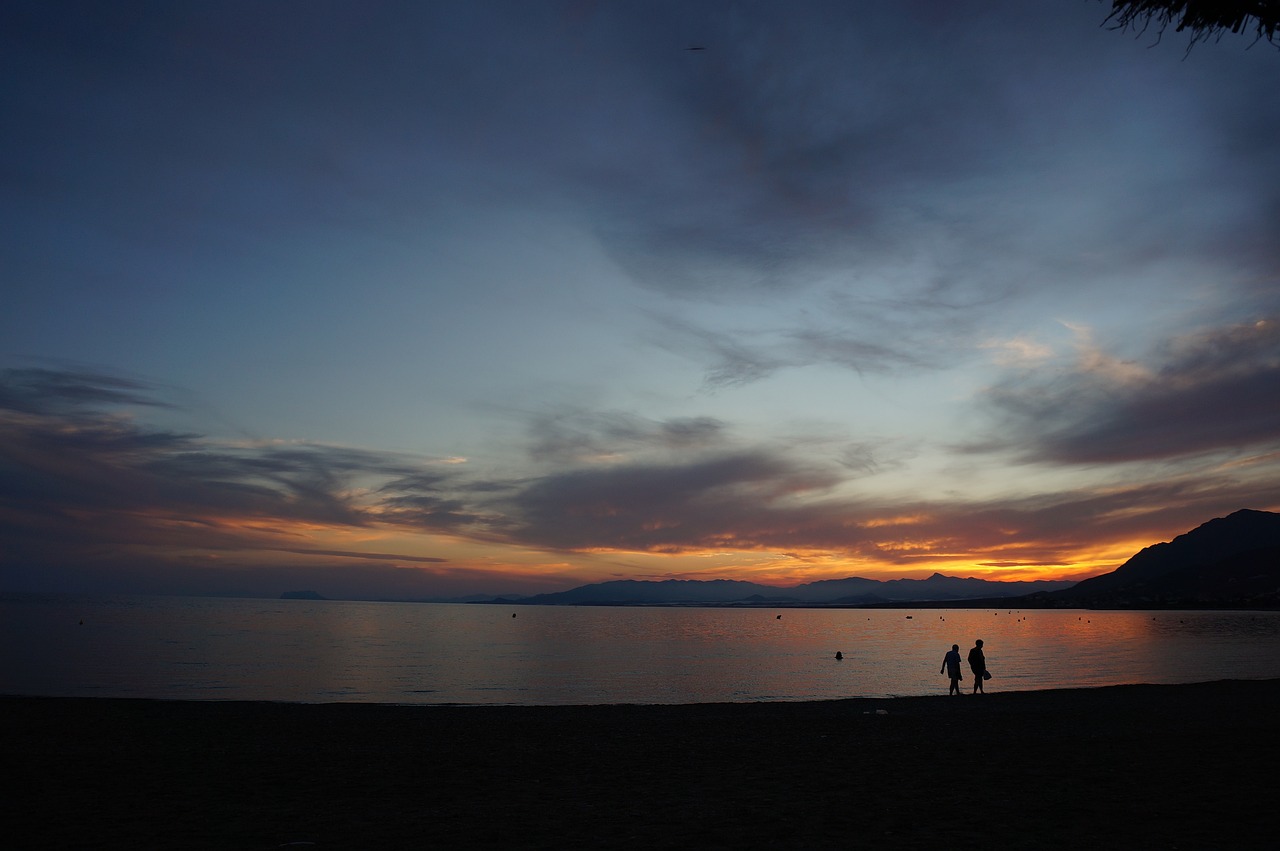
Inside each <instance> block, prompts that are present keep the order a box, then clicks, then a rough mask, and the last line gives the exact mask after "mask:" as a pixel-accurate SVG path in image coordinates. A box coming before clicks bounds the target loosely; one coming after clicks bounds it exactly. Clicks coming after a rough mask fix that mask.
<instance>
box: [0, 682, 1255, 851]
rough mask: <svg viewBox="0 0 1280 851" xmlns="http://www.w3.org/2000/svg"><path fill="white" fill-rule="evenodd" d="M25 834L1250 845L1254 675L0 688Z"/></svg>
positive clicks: (66, 841)
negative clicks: (711, 684)
mask: <svg viewBox="0 0 1280 851" xmlns="http://www.w3.org/2000/svg"><path fill="white" fill-rule="evenodd" d="M0 707H2V708H3V711H4V713H5V715H4V717H5V720H6V722H7V723H6V724H5V725H3V733H0V742H3V747H2V749H0V753H3V755H4V757H5V760H6V763H7V764H8V765H9V766H10V767H11V769H10V770H11V772H12V775H13V776H15V777H18V778H19V780H20V782H19V783H18V784H17V786H18V789H17V791H16V792H14V793H12V794H11V795H10V796H9V804H10V808H11V810H12V812H13V813H14V814H15V818H14V820H13V822H12V825H13V826H12V828H11V832H12V835H14V836H24V837H27V840H26V847H77V846H79V847H95V848H117V847H118V848H124V847H182V848H275V847H281V846H285V845H287V844H289V843H312V845H311V846H309V847H318V848H369V847H390V848H399V847H410V846H413V847H418V846H423V845H426V844H434V845H437V846H443V847H468V848H476V847H481V848H583V849H586V848H602V847H608V848H640V847H644V848H653V847H672V848H674V847H708V848H717V847H718V848H754V847H767V846H777V845H782V846H785V847H797V848H799V847H805V848H825V847H832V848H834V847H841V848H847V847H850V846H851V845H852V846H854V847H858V846H860V845H865V846H866V847H882V846H884V845H888V844H892V845H895V846H899V847H925V846H931V847H932V846H936V845H938V844H949V845H953V846H960V847H977V846H978V845H983V844H989V843H993V842H998V843H1001V844H1004V845H1010V846H1012V847H1018V848H1068V847H1071V848H1078V847H1089V846H1095V847H1134V848H1141V847H1152V848H1156V847H1162V848H1167V847H1174V846H1177V847H1181V848H1187V847H1190V848H1210V847H1232V848H1253V847H1257V848H1263V847H1267V848H1269V847H1271V846H1272V845H1273V844H1274V827H1273V824H1272V821H1273V819H1272V818H1271V809H1272V802H1273V801H1274V800H1275V799H1276V795H1277V794H1278V793H1280V780H1277V771H1276V757H1277V756H1280V746H1278V745H1277V744H1276V743H1275V742H1274V726H1275V720H1274V719H1275V718H1277V717H1280V679H1273V680H1224V681H1218V682H1212V683H1198V684H1189V685H1130V686H1103V687H1097V688H1083V689H1063V690H1045V691H1025V692H992V693H990V694H987V695H979V696H973V695H967V694H966V695H965V696H963V697H949V696H946V695H937V696H924V697H895V698H849V699H842V700H829V701H814V702H797V703H788V702H776V703H774V702H770V703H717V704H684V705H677V704H603V705H590V706H460V705H402V704H355V703H325V704H300V703H254V702H243V701H200V702H196V701H160V700H148V699H132V698H58V697H48V698H46V697H12V696H0Z"/></svg>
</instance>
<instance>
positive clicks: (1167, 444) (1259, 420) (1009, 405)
mask: <svg viewBox="0 0 1280 851" xmlns="http://www.w3.org/2000/svg"><path fill="white" fill-rule="evenodd" d="M1277 387H1280V321H1277V320H1276V319H1275V318H1267V319H1259V320H1256V321H1254V322H1251V323H1248V324H1239V325H1231V326H1226V327H1221V328H1211V329H1207V330H1203V331H1200V332H1196V333H1192V334H1187V335H1183V336H1180V337H1178V338H1175V339H1173V340H1172V341H1170V342H1168V343H1166V344H1164V345H1162V346H1160V347H1158V348H1157V349H1156V350H1155V351H1153V352H1151V353H1150V354H1149V356H1148V357H1147V359H1146V360H1145V361H1144V362H1141V363H1133V362H1126V361H1123V360H1120V359H1117V358H1113V357H1108V356H1106V355H1105V353H1103V352H1100V351H1099V350H1097V349H1096V348H1095V347H1093V346H1092V345H1089V346H1085V347H1084V348H1083V349H1082V351H1081V353H1080V355H1079V356H1078V357H1077V359H1076V361H1075V362H1074V363H1072V364H1070V365H1069V366H1067V367H1064V368H1060V369H1057V370H1052V371H1050V370H1036V371H1034V372H1028V373H1026V374H1021V375H1018V376H1016V377H1014V378H1011V379H1009V380H1007V381H1005V382H1004V383H1002V384H1000V385H997V386H995V387H993V388H991V389H990V391H988V393H987V394H986V400H985V401H986V402H987V404H988V405H989V406H990V407H991V409H992V410H993V411H994V412H995V413H997V415H999V417H1000V419H1001V428H1000V429H999V431H1000V432H1001V433H1003V434H1008V435H1010V437H1009V439H1008V445H1011V446H1013V447H1015V448H1019V449H1020V450H1021V451H1022V452H1023V454H1024V456H1025V457H1026V458H1028V459H1031V460H1043V461H1048V462H1052V463H1057V464H1100V463H1106V464H1114V463H1122V462H1133V461H1152V460H1165V459H1180V458H1186V457H1189V456H1196V455H1202V454H1206V453H1214V452H1239V451H1243V450H1246V449H1249V448H1253V449H1255V450H1256V449H1257V448H1259V447H1266V446H1273V445H1276V444H1280V404H1277V402H1276V388H1277ZM998 445H1000V444H999V443H998V442H993V443H992V444H988V446H989V447H994V446H998Z"/></svg>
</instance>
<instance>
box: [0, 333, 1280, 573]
mask: <svg viewBox="0 0 1280 851" xmlns="http://www.w3.org/2000/svg"><path fill="white" fill-rule="evenodd" d="M1274 351H1275V345H1274V334H1273V332H1271V330H1270V329H1269V328H1268V327H1262V326H1257V327H1252V328H1234V329H1229V330H1224V331H1221V332H1218V333H1214V334H1205V335H1201V336H1199V337H1196V338H1193V339H1185V340H1181V341H1179V342H1178V343H1177V344H1176V345H1172V346H1171V347H1170V349H1169V357H1168V365H1167V367H1166V370H1165V374H1164V375H1165V378H1166V380H1168V381H1182V382H1183V383H1184V384H1186V385H1188V386H1189V387H1190V388H1191V389H1192V390H1193V391H1195V392H1200V393H1202V395H1204V391H1203V388H1202V385H1205V384H1206V383H1211V384H1214V385H1215V386H1225V380H1224V378H1223V376H1224V374H1227V373H1230V374H1232V375H1234V376H1235V377H1236V378H1237V379H1239V380H1240V381H1242V382H1245V383H1247V382H1248V381H1250V380H1254V379H1256V378H1257V376H1258V375H1259V373H1260V370H1259V368H1258V366H1257V364H1258V363H1259V362H1263V363H1271V361H1270V360H1268V359H1269V358H1272V356H1273V353H1274ZM1246 355H1247V356H1246ZM80 380H83V376H81V379H80ZM87 385H88V386H86V387H85V388H83V389H84V391H85V392H84V393H83V394H81V393H80V391H77V393H76V395H77V396H81V395H83V396H84V397H86V398H97V397H98V395H99V394H98V393H97V392H95V391H94V388H93V386H92V385H93V382H92V381H89V382H87ZM24 386H28V387H29V384H28V385H24ZM43 386H46V387H48V388H49V390H48V393H49V395H50V397H51V398H52V399H54V400H57V399H59V398H61V397H62V395H64V394H63V391H62V390H61V389H60V388H62V387H64V386H65V382H62V381H59V380H52V381H47V382H44V385H43ZM114 386H115V384H114V383H113V382H110V381H105V382H103V387H102V388H101V389H102V392H103V393H106V392H107V391H108V390H109V389H110V388H112V387H114ZM18 395H21V398H22V407H23V409H22V410H17V409H15V408H14V407H7V408H0V535H2V536H3V540H4V541H5V548H4V551H3V553H0V570H2V571H3V577H4V579H3V581H4V587H6V588H11V589H19V590H20V589H36V588H44V589H46V590H48V589H57V588H61V587H63V585H65V586H67V587H68V588H81V589H97V588H115V589H116V590H122V589H134V588H137V589H143V588H147V589H150V590H166V591H167V592H170V593H192V592H195V593H233V592H234V591H236V589H240V590H241V591H245V590H246V589H250V590H253V592H254V593H258V592H260V591H261V589H262V588H263V586H264V584H270V583H273V582H274V583H278V582H284V581H285V580H286V579H287V580H288V583H287V584H288V585H291V586H296V587H298V588H316V587H317V586H318V585H320V584H321V583H320V580H321V579H324V580H331V582H330V585H329V586H328V587H330V588H337V587H343V588H348V587H351V585H352V583H354V582H355V577H356V576H357V574H359V575H364V576H365V578H366V579H368V580H369V582H370V583H372V584H366V585H364V586H363V587H364V588H365V589H366V591H365V592H362V594H361V596H368V595H369V592H368V590H367V589H369V588H371V587H374V585H376V584H377V582H382V581H383V580H385V583H384V586H383V587H385V588H387V589H393V588H398V589H405V588H410V587H413V588H420V587H425V586H423V585H422V584H421V583H422V582H423V581H425V580H424V579H423V577H422V576H421V575H418V574H414V575H410V573H403V572H397V570H398V569H397V568H395V567H394V565H395V564H396V563H406V564H412V565H416V566H417V567H416V568H415V569H420V570H437V569H438V570H439V571H442V572H440V573H438V574H432V575H433V576H437V577H438V578H439V587H455V586H456V587H461V584H462V583H463V581H464V579H463V574H464V573H465V571H464V570H462V568H456V569H454V568H449V567H447V566H445V565H441V564H440V559H439V558H437V557H434V556H430V555H413V556H407V555H399V554H395V553H377V552H375V553H364V552H359V551H352V550H348V549H334V548H332V547H325V546H312V545H310V544H309V541H308V535H307V534H305V533H304V532H301V531H300V529H329V530H343V529H366V530H373V529H375V528H376V529H382V530H390V531H404V532H429V533H430V532H443V533H446V534H448V535H449V536H451V537H454V538H461V539H470V540H472V541H476V542H484V543H486V544H489V545H516V546H519V547H522V548H526V549H529V548H532V549H534V550H538V549H542V550H547V551H549V552H579V553H590V552H606V551H620V552H649V553H680V552H697V551H709V550H710V551H736V552H751V551H756V552H771V553H791V554H794V557H796V558H799V559H805V558H811V557H813V556H814V555H815V554H820V555H825V556H827V557H830V558H841V557H845V558H850V559H856V560H859V561H861V562H862V563H866V564H875V565H881V566H884V565H897V566H899V567H900V568H902V569H910V568H911V567H912V566H913V565H917V564H921V563H926V562H927V563H930V564H934V565H936V564H937V563H938V562H945V561H947V560H955V561H957V562H960V563H964V564H971V563H972V560H973V559H975V558H981V559H984V561H985V562H989V563H991V564H996V563H1002V564H1008V563H1012V562H1017V563H1019V564H1048V563H1063V564H1068V563H1070V561H1071V558H1072V554H1073V553H1077V552H1078V551H1079V549H1080V545H1081V540H1082V539H1087V540H1088V541H1090V542H1091V543H1092V544H1093V545H1095V546H1098V545H1103V544H1105V543H1106V542H1115V541H1122V542H1129V541H1132V540H1134V539H1135V538H1136V539H1142V538H1143V537H1148V538H1149V537H1150V536H1152V535H1156V536H1160V535H1166V536H1167V534H1168V530H1169V529H1171V528H1172V529H1174V530H1176V531H1185V529H1188V528H1191V527H1192V526H1194V525H1197V524H1198V523H1200V522H1203V521H1204V520H1205V519H1208V518H1209V517H1212V516H1217V515H1221V514H1226V513H1229V512H1230V511H1233V510H1236V509H1238V508H1240V507H1242V506H1245V507H1254V506H1256V507H1264V508H1265V507H1271V506H1274V505H1276V504H1278V503H1280V488H1278V487H1277V486H1276V485H1275V483H1274V482H1270V481H1268V480H1267V479H1266V478H1265V477H1260V478H1251V477H1250V476H1249V474H1248V471H1247V470H1244V471H1239V472H1238V474H1234V473H1232V472H1231V471H1229V470H1218V471H1216V472H1213V473H1211V474H1205V473H1203V472H1201V473H1199V474H1197V475H1196V476H1194V477H1191V476H1188V477H1186V478H1185V479H1175V480H1170V481H1167V482H1164V483H1161V484H1143V483H1140V482H1138V483H1131V484H1127V485H1124V486H1118V487H1110V488H1107V489H1103V490H1099V491H1097V492H1089V491H1083V490H1082V491H1064V492H1058V493H1044V494H1041V495H1039V496H1036V497H1034V498H1018V499H1006V500H988V501H967V502H961V501H953V502H946V503H944V502H939V501H936V500H918V501H912V500H902V499H899V500H892V499H884V498H878V499H875V500H872V499H869V498H865V497H862V496H860V495H859V494H858V493H857V492H856V491H854V492H850V491H849V490H848V489H849V488H850V487H851V486H852V484H853V480H854V477H857V476H865V475H868V474H871V473H874V472H876V470H877V469H878V468H879V467H880V466H881V465H882V463H885V462H884V461H883V459H882V458H881V455H882V451H883V447H880V446H877V445H874V444H855V445H852V446H849V445H846V446H844V447H843V454H841V450H840V447H834V448H832V453H833V454H832V455H831V457H829V458H828V459H827V460H826V461H823V460H821V458H820V457H819V458H818V459H817V460H815V459H814V458H813V457H809V458H807V459H805V458H802V457H800V455H799V454H798V453H797V452H795V451H793V450H795V449H798V448H801V447H799V445H798V444H797V445H794V446H792V447H791V448H787V447H783V446H777V447H774V448H761V447H751V446H736V445H734V442H733V441H731V440H730V439H729V437H728V435H727V433H726V427H725V425H724V424H723V423H721V422H720V421H717V420H714V419H710V418H691V419H679V420H668V421H656V420H647V419H644V418H640V417H636V416H633V415H623V414H617V413H613V414H591V413H589V412H585V411H578V412H574V413H573V414H572V415H568V414H566V415H562V416H561V417H559V418H555V417H549V418H544V419H543V420H541V421H539V423H538V424H537V426H536V428H535V429H534V432H533V436H534V438H535V442H534V444H533V447H534V450H535V454H539V455H540V457H541V458H542V459H543V460H551V461H554V462H555V466H556V471H555V472H551V473H549V474H545V475H540V476H531V477H529V478H525V479H513V480H505V481H504V480H498V479H482V478H477V477H475V476H474V475H472V476H470V477H468V476H467V475H465V474H463V473H461V472H455V471H452V470H444V469H440V470H437V469H424V467H423V466H422V464H421V463H415V461H414V459H411V458H408V457H405V456H399V455H394V454H389V453H377V452H366V451H360V450H353V449H346V448H340V447H323V446H315V445H283V446H281V445H271V444H267V445H261V446H247V447H231V446H227V445H221V444H216V443H214V442H212V441H210V440H208V439H207V438H201V437H198V436H192V435H174V434H169V433H165V432H161V431H151V430H148V429H147V428H146V427H145V426H144V425H140V424H137V423H135V422H133V421H131V420H127V419H122V418H120V417H118V416H115V415H112V414H108V413H104V412H102V411H94V410H92V408H91V407H90V406H87V405H86V406H77V408H76V409H75V410H74V411H61V412H58V413H43V414H33V413H30V412H29V411H30V410H39V411H48V410H49V407H50V405H49V404H46V403H44V402H42V401H41V400H40V398H39V394H37V393H32V392H30V391H29V390H27V391H24V392H23V393H22V394H16V393H15V392H14V391H13V389H12V387H11V386H10V385H5V393H4V395H3V397H2V398H5V399H12V398H15V397H16V396H18ZM107 395H108V396H109V394H107ZM1209 395H1210V396H1211V397H1212V398H1217V397H1216V396H1212V394H1209ZM111 398H114V397H111ZM1268 398H1269V397H1268ZM143 401H145V397H144V398H143ZM1138 407H1139V408H1140V409H1143V410H1145V409H1146V408H1145V407H1143V406H1138ZM1259 409H1265V405H1263V406H1259ZM1184 443H1185V441H1184ZM810 448H812V447H810ZM588 450H589V451H588ZM592 453H600V454H603V455H607V456H610V457H612V458H615V459H616V458H628V459H629V460H622V461H619V460H614V461H612V462H608V463H601V462H600V461H598V460H596V461H590V462H589V461H586V460H580V461H570V460H567V459H575V458H585V457H586V456H587V455H590V454H592ZM891 462H892V459H889V463H891ZM1157 539H1158V538H1157ZM273 553H274V554H280V556H281V557H285V556H287V557H288V558H289V559H290V565H291V566H290V565H281V564H280V563H278V562H272V561H270V559H269V558H268V559H267V560H266V561H264V560H263V559H264V557H269V556H270V555H271V554H273ZM334 559H338V560H341V561H350V562H352V565H353V566H351V567H347V568H334V567H333V565H332V561H333V560H334ZM306 564H312V568H308V569H303V567H304V566H305V565H306ZM300 565H301V566H300ZM379 565H381V566H380V567H379ZM375 568H376V569H375ZM258 569H260V572H255V571H257V570H258ZM116 574H118V576H119V582H117V583H116V584H115V585H114V586H113V585H112V584H111V579H110V577H111V576H112V575H116ZM478 575H479V574H477V576H478ZM308 576H314V577H315V578H316V580H317V581H315V582H307V581H306V578H307V577H308ZM41 577H44V578H43V579H42V578H41ZM379 577H381V578H379ZM339 579H341V581H338V580H339ZM490 579H492V577H490ZM512 582H513V583H515V584H520V582H519V581H517V580H514V579H513V580H512ZM148 583H150V584H148ZM428 584H430V583H428ZM472 587H474V585H473V586H472ZM521 587H524V586H523V585H521ZM197 588H203V589H204V590H203V591H194V589H197ZM276 589H277V590H276V591H274V592H272V593H278V590H280V587H279V586H278V585H277V586H276ZM513 589H514V585H513V586H512V588H508V589H505V590H513ZM317 590H321V592H322V593H327V591H326V590H325V589H324V588H317ZM385 593H386V594H387V595H392V594H394V593H396V592H393V591H392V590H387V591H386V592H385ZM406 593H407V592H406ZM420 594H421V595H424V596H425V595H426V592H420ZM374 596H377V595H376V594H374Z"/></svg>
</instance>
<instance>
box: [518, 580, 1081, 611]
mask: <svg viewBox="0 0 1280 851" xmlns="http://www.w3.org/2000/svg"><path fill="white" fill-rule="evenodd" d="M1071 584H1072V583H1070V582H1067V581H1047V580H1036V581H1033V582H995V581H992V580H989V579H973V578H966V579H961V578H958V577H954V576H943V575H942V574H939V573H935V574H934V575H933V576H930V577H929V578H928V579H891V580H879V579H865V578H863V577H860V576H851V577H848V578H846V579H824V580H821V581H818V582H808V583H805V584H803V585H796V586H794V587H791V588H777V587H774V586H772V585H759V584H757V583H754V582H741V581H737V580H731V579H712V580H697V579H666V580H662V581H646V580H639V579H619V580H614V581H612V582H598V583H594V584H591V585H582V586H579V587H577V588H573V589H570V590H568V591H559V592H556V593H552V594H537V595H535V596H532V597H525V598H523V599H521V600H520V601H519V602H520V603H524V604H530V605H544V606H545V605H558V606H584V605H597V606H602V605H615V606H619V605H621V606H626V605H630V606H675V605H739V606H770V605H844V606H865V605H875V604H890V603H913V602H918V601H925V600H930V601H948V600H950V601H955V600H966V599H972V598H976V597H990V598H996V599H1003V598H1006V597H1019V596H1022V595H1025V594H1028V593H1033V592H1036V591H1039V592H1048V591H1051V590H1057V589H1063V588H1067V587H1069V586H1070V585H1071ZM512 602H514V601H512Z"/></svg>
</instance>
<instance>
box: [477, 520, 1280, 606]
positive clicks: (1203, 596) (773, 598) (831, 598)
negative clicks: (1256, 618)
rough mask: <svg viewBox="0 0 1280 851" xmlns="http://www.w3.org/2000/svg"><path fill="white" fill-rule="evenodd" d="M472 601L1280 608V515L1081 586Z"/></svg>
mask: <svg viewBox="0 0 1280 851" xmlns="http://www.w3.org/2000/svg"><path fill="white" fill-rule="evenodd" d="M472 602H490V603H506V604H519V605H553V606H555V605H558V606H583V605H596V606H607V605H613V606H680V605H685V606H743V607H747V606H787V605H792V606H815V605H816V606H886V605H900V604H904V603H907V604H913V605H916V604H923V605H932V606H939V605H946V606H951V607H968V606H982V605H987V604H995V605H1000V606H1008V605H1016V606H1018V607H1020V608H1100V609H1101V608H1118V609H1123V608H1136V609H1151V608H1280V514H1276V513H1273V512H1269V511H1253V510H1249V509H1244V510H1241V511H1237V512H1235V513H1234V514H1230V515H1228V516H1227V517H1219V518H1216V519H1214V520H1210V521H1209V522H1207V523H1205V524H1203V525H1201V526H1198V527H1196V528H1195V529H1193V530H1191V531H1190V532H1187V533H1186V534H1184V535H1179V536H1178V537H1176V538H1174V539H1173V540H1172V541H1170V542H1168V543H1161V544H1155V545H1153V546H1150V547H1146V548H1145V549H1143V550H1142V551H1141V552H1139V553H1138V554H1137V555H1135V556H1133V557H1132V558H1130V559H1129V560H1128V561H1127V562H1125V563H1124V564H1123V565H1121V566H1120V567H1119V568H1117V569H1116V570H1114V571H1112V572H1111V573H1107V574H1103V575H1102V576H1096V577H1094V578H1092V579H1086V580H1083V581H1081V582H1078V583H1072V582H1066V581H1046V580H1037V581H1033V582H996V581H992V580H987V579H974V578H966V579H961V578H958V577H952V576H943V575H942V574H939V573H935V574H934V575H933V576H930V577H929V578H928V579H890V580H878V579H864V578H862V577H850V578H848V579H828V580H822V581H819V582H808V583H805V584H803V585H796V586H794V587H791V588H778V587H774V586H771V585H758V584H756V583H753V582H739V581H735V580H728V579H714V580H708V581H699V580H692V579H668V580H664V581H642V580H630V579H624V580H617V581H614V582H600V583H595V584H592V585H583V586H581V587H578V588H573V589H571V590H569V591H561V592H558V593H554V594H538V595H535V596H532V597H493V598H488V599H474V598H473V599H472Z"/></svg>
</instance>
